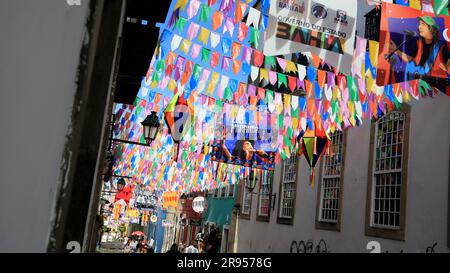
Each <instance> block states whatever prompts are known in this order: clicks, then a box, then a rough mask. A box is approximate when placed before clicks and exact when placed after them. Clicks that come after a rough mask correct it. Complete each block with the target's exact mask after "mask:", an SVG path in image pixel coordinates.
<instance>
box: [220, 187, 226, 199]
mask: <svg viewBox="0 0 450 273" xmlns="http://www.w3.org/2000/svg"><path fill="white" fill-rule="evenodd" d="M220 197H227V186H224V187H222V188H221V189H220Z"/></svg>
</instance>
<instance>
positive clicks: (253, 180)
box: [236, 169, 277, 210]
mask: <svg viewBox="0 0 450 273" xmlns="http://www.w3.org/2000/svg"><path fill="white" fill-rule="evenodd" d="M247 179H248V180H247ZM247 179H246V185H245V187H246V188H247V190H248V192H249V194H256V195H259V193H253V190H254V189H255V187H256V184H257V181H258V176H256V174H255V171H253V169H252V170H251V172H250V174H249V176H248V177H247ZM270 191H271V189H270ZM269 198H270V200H269V202H270V207H271V208H272V210H274V209H275V203H276V198H277V194H276V193H274V194H269ZM236 209H237V208H236ZM239 209H240V208H239Z"/></svg>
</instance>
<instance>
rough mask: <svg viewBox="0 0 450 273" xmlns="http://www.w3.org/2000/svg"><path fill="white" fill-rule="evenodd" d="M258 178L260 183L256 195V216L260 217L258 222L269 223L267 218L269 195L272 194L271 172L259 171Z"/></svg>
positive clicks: (268, 213)
mask: <svg viewBox="0 0 450 273" xmlns="http://www.w3.org/2000/svg"><path fill="white" fill-rule="evenodd" d="M258 177H259V178H260V181H261V183H260V184H259V195H258V196H259V200H258V203H259V206H258V216H261V217H260V219H259V220H262V221H269V219H268V217H269V215H270V201H271V198H270V195H271V193H272V184H273V171H263V170H260V173H259V175H258Z"/></svg>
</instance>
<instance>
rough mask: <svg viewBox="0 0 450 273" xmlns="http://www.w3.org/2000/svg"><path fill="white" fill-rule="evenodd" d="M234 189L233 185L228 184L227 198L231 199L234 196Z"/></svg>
mask: <svg viewBox="0 0 450 273" xmlns="http://www.w3.org/2000/svg"><path fill="white" fill-rule="evenodd" d="M234 189H235V185H234V184H230V185H229V186H228V197H233V196H234Z"/></svg>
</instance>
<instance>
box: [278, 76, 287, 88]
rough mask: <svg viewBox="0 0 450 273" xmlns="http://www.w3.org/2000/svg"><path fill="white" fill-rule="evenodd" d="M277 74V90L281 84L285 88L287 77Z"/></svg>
mask: <svg viewBox="0 0 450 273" xmlns="http://www.w3.org/2000/svg"><path fill="white" fill-rule="evenodd" d="M277 74H278V88H280V87H281V86H282V85H283V84H284V86H285V87H287V77H286V75H284V74H281V73H277Z"/></svg>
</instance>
